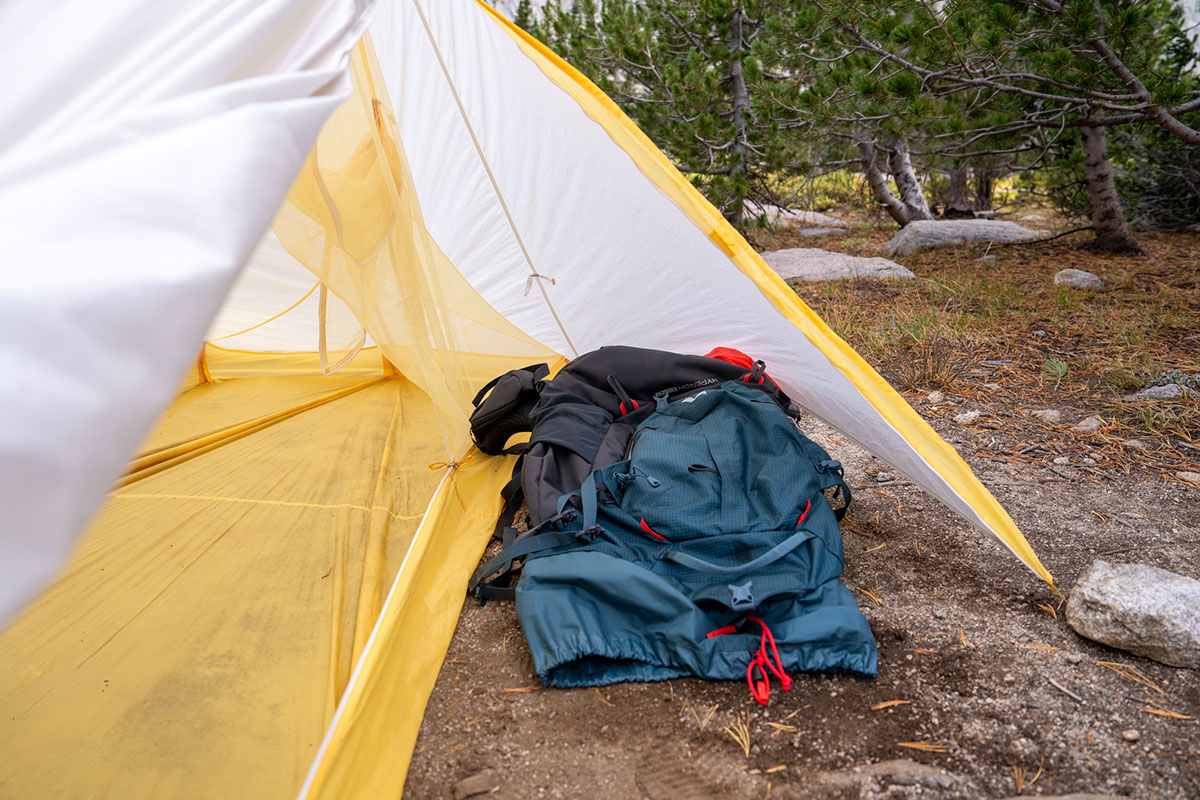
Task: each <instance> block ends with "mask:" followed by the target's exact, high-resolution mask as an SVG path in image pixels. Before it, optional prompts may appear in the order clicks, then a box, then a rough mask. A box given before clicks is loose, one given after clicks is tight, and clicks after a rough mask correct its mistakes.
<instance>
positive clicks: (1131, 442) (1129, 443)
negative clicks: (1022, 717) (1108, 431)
mask: <svg viewBox="0 0 1200 800" xmlns="http://www.w3.org/2000/svg"><path fill="white" fill-rule="evenodd" d="M1121 444H1123V445H1125V446H1126V447H1128V448H1129V449H1130V450H1142V451H1145V450H1149V449H1150V445H1148V444H1146V443H1145V442H1143V441H1142V440H1141V439H1126V440H1125V441H1123V442H1121Z"/></svg>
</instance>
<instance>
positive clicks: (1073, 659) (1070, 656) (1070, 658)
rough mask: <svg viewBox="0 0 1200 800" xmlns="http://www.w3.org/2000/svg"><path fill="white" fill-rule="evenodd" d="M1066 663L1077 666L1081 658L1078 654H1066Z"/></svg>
mask: <svg viewBox="0 0 1200 800" xmlns="http://www.w3.org/2000/svg"><path fill="white" fill-rule="evenodd" d="M1067 661H1068V662H1070V663H1072V664H1078V663H1079V662H1080V661H1083V656H1081V655H1079V653H1067Z"/></svg>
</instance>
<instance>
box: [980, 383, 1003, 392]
mask: <svg viewBox="0 0 1200 800" xmlns="http://www.w3.org/2000/svg"><path fill="white" fill-rule="evenodd" d="M983 388H985V389H987V390H988V391H989V392H998V391H1000V390H1001V389H1003V388H1004V387H1003V386H1001V385H1000V384H998V383H985V384H984V385H983Z"/></svg>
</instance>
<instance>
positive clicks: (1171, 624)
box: [1067, 560, 1200, 668]
mask: <svg viewBox="0 0 1200 800" xmlns="http://www.w3.org/2000/svg"><path fill="white" fill-rule="evenodd" d="M1067 624H1068V625H1070V626H1071V627H1072V628H1074V629H1075V632H1076V633H1078V634H1079V635H1080V636H1084V637H1087V638H1088V639H1093V640H1095V641H1097V642H1101V643H1103V644H1107V645H1109V646H1111V647H1119V648H1121V649H1122V650H1128V651H1129V652H1131V653H1135V654H1137V655H1139V656H1145V657H1146V658H1152V659H1154V660H1155V661H1161V662H1162V663H1164V664H1170V665H1171V666H1173V667H1193V668H1196V667H1200V581H1196V580H1193V579H1191V578H1188V577H1185V576H1183V575H1177V574H1176V573H1174V572H1168V571H1167V570H1165V569H1158V568H1157V567H1148V566H1146V565H1144V564H1110V563H1108V562H1107V561H1100V560H1097V561H1095V562H1093V563H1092V566H1091V568H1089V569H1088V571H1087V572H1086V573H1084V575H1083V576H1082V577H1081V578H1080V579H1079V580H1078V581H1076V582H1075V586H1074V588H1072V589H1071V597H1070V599H1069V600H1068V601H1067Z"/></svg>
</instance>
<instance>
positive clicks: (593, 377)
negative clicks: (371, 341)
mask: <svg viewBox="0 0 1200 800" xmlns="http://www.w3.org/2000/svg"><path fill="white" fill-rule="evenodd" d="M548 372H549V368H548V367H547V366H546V365H545V364H536V365H533V366H529V367H524V368H522V369H519V370H512V371H511V372H508V373H505V374H504V375H502V376H500V377H498V378H495V379H493V380H492V381H490V382H489V383H488V384H487V385H486V386H484V387H483V388H482V389H481V390H480V391H479V393H478V394H477V395H476V396H475V400H474V406H475V411H474V413H472V415H471V435H472V437H473V438H474V440H475V443H476V444H477V445H478V446H479V449H480V450H482V451H483V452H484V453H488V454H491V455H497V454H501V453H520V454H521V458H520V459H518V461H517V462H516V464H515V465H514V467H513V477H512V480H511V481H510V482H509V484H508V485H507V486H506V487H505V488H504V490H503V492H502V494H503V496H504V498H505V500H506V504H505V509H504V511H503V512H502V514H501V517H500V522H499V523H498V524H497V527H496V535H497V538H499V536H500V534H501V532H502V531H503V529H504V527H506V526H508V525H510V524H511V523H512V519H513V516H514V514H515V512H516V510H517V508H518V507H519V506H520V504H521V501H525V502H527V503H528V506H529V520H530V524H532V525H538V524H540V523H542V522H544V521H545V520H547V519H549V518H550V517H551V516H553V515H554V514H555V513H556V506H557V503H558V499H559V498H560V497H561V496H562V495H564V494H569V493H570V492H573V491H576V490H578V489H579V487H580V486H581V485H582V484H583V480H584V478H586V477H587V476H588V474H589V473H591V472H592V471H593V470H596V469H599V468H600V467H604V466H607V465H608V464H611V463H613V462H615V461H617V460H619V459H620V458H621V457H622V453H623V452H624V450H625V446H626V444H627V443H628V441H629V438H630V437H631V436H632V435H633V431H634V429H635V428H636V427H637V425H638V424H640V423H641V422H642V421H643V420H644V419H646V417H647V416H649V415H650V413H651V412H653V411H654V409H655V403H656V401H655V397H656V396H658V395H661V396H663V397H665V398H666V399H667V400H668V401H670V400H674V399H677V398H680V397H684V396H686V395H688V394H691V393H694V392H696V391H700V390H702V389H704V388H706V387H713V386H717V385H719V384H721V383H723V382H725V381H728V380H744V381H747V382H751V383H754V384H755V385H757V386H759V387H760V388H761V389H762V390H763V391H764V392H766V393H767V394H768V396H770V397H771V398H772V399H773V400H774V401H775V402H776V403H777V404H778V405H779V406H780V407H781V408H783V409H786V410H788V412H789V413H791V414H793V415H798V414H799V408H798V407H797V406H796V405H795V404H794V403H792V402H791V400H790V399H789V398H788V396H787V395H786V394H784V392H783V390H782V389H780V388H779V387H778V386H777V385H776V384H775V382H774V381H773V380H771V379H770V376H768V375H767V374H766V373H765V365H763V363H762V362H761V361H759V362H754V361H752V360H751V358H750V357H749V356H747V355H745V354H744V353H741V352H739V351H737V350H732V349H729V348H717V349H715V350H713V351H712V352H711V353H710V354H709V355H707V356H690V355H680V354H678V353H671V352H668V351H665V350H651V349H646V348H640V347H627V346H611V347H601V348H600V349H598V350H594V351H592V352H590V353H586V354H584V355H582V356H579V357H578V358H576V359H575V360H573V361H572V362H571V363H569V364H567V365H566V366H565V367H563V369H562V370H560V371H559V373H558V374H557V375H556V376H555V377H554V379H553V380H545V376H546V375H547V373H548ZM489 390H490V393H489ZM521 432H529V433H530V436H529V440H528V441H527V442H523V443H521V444H517V445H512V446H506V445H507V442H508V441H509V439H510V438H511V437H512V436H513V435H515V434H517V433H521ZM839 519H840V517H839Z"/></svg>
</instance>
